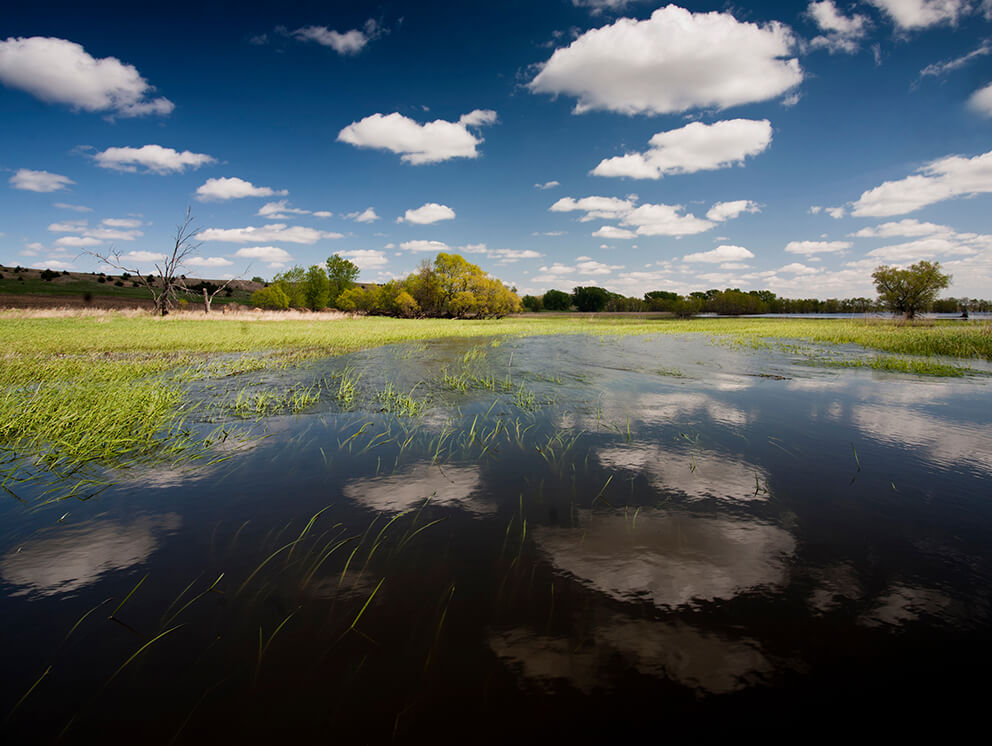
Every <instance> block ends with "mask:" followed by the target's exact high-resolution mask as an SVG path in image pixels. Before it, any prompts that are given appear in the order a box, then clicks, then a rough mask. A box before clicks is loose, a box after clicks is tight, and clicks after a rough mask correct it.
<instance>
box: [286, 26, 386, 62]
mask: <svg viewBox="0 0 992 746" xmlns="http://www.w3.org/2000/svg"><path fill="white" fill-rule="evenodd" d="M379 34H380V29H379V25H378V24H377V23H376V22H375V21H374V20H372V19H371V18H370V19H369V20H368V21H366V22H365V28H364V30H359V29H352V30H351V31H345V32H344V33H341V32H339V31H334V30H332V29H329V28H327V27H326V26H304V27H303V28H300V29H297V30H296V31H294V32H293V33H292V36H293V37H294V38H296V39H298V40H300V41H312V42H316V43H317V44H320V45H321V46H323V47H330V48H331V49H333V50H334V51H335V52H337V53H338V54H341V55H349V54H358V53H359V52H361V51H362V50H363V49H364V48H365V45H366V44H368V43H369V41H371V40H372V39H375V38H376V37H377V36H379Z"/></svg>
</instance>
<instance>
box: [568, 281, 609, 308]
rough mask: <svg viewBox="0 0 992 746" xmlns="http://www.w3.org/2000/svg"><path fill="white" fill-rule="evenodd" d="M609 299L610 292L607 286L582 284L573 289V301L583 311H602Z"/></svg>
mask: <svg viewBox="0 0 992 746" xmlns="http://www.w3.org/2000/svg"><path fill="white" fill-rule="evenodd" d="M609 300H610V293H609V291H607V290H606V289H605V288H599V287H595V286H590V287H581V286H580V287H577V288H575V289H574V290H572V303H574V304H575V307H576V308H577V309H579V310H580V311H582V312H583V313H589V312H595V311H602V310H603V309H604V308H606V303H607V302H608V301H609Z"/></svg>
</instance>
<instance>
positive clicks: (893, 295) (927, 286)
mask: <svg viewBox="0 0 992 746" xmlns="http://www.w3.org/2000/svg"><path fill="white" fill-rule="evenodd" d="M871 276H872V279H873V280H874V281H875V289H876V290H877V291H878V300H879V303H881V304H882V305H883V306H885V307H886V308H888V309H889V310H890V311H893V312H894V313H901V314H902V315H903V318H906V319H912V318H915V317H916V314H917V313H919V312H920V311H925V310H927V309H928V308H930V306H932V305H933V302H934V300H935V299H936V297H937V293H939V292H940V291H941V290H943V289H944V288H946V287H948V286H949V285H950V284H951V276H950V275H947V274H944V273H943V272H941V271H940V262H928V261H920V262H917V263H916V264H912V265H910V266H909V267H907V268H906V269H900V268H898V267H889V266H885V265H882V266H880V267H877V268H876V269H875V271H874V272H872V275H871Z"/></svg>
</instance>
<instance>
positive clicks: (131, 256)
mask: <svg viewBox="0 0 992 746" xmlns="http://www.w3.org/2000/svg"><path fill="white" fill-rule="evenodd" d="M121 259H125V260H130V261H132V262H147V263H151V262H160V261H162V260H163V259H165V256H164V255H163V254H156V253H155V252H154V251H129V252H127V253H126V254H122V255H121Z"/></svg>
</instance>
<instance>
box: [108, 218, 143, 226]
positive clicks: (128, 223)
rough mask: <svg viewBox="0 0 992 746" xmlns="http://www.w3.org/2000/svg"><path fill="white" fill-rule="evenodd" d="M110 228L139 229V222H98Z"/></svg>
mask: <svg viewBox="0 0 992 746" xmlns="http://www.w3.org/2000/svg"><path fill="white" fill-rule="evenodd" d="M100 222H101V223H102V224H103V225H109V226H110V227H111V228H140V227H141V221H140V220H138V219H137V218H104V219H103V220H101V221H100Z"/></svg>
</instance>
